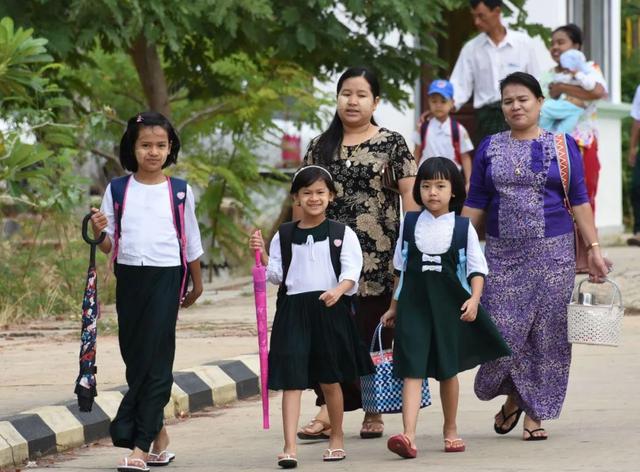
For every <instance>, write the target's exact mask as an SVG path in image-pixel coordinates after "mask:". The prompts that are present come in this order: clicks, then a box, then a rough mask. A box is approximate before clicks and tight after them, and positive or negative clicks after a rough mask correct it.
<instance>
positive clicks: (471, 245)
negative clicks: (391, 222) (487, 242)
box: [393, 210, 489, 277]
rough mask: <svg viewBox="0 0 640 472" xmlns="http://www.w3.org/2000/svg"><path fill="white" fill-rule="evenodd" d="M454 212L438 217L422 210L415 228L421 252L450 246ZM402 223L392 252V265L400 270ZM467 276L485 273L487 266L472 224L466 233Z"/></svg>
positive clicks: (445, 248)
mask: <svg viewBox="0 0 640 472" xmlns="http://www.w3.org/2000/svg"><path fill="white" fill-rule="evenodd" d="M455 223H456V220H455V213H454V212H450V213H446V214H444V215H442V216H440V217H438V218H436V217H434V216H433V215H432V214H431V213H429V212H428V211H427V210H424V211H422V213H420V215H419V216H418V221H417V222H416V229H415V239H416V246H417V247H418V249H420V251H421V252H423V253H425V254H430V255H436V254H444V253H445V252H447V251H448V250H449V248H450V247H451V239H452V238H453V228H454V226H455ZM403 232H404V224H403V225H402V228H401V229H400V237H399V238H398V241H397V243H396V249H395V252H394V254H393V267H394V268H396V269H397V270H402V268H403V261H402V235H403ZM466 254H467V277H468V276H469V275H470V274H472V273H474V272H475V273H480V274H484V275H487V274H488V273H489V267H488V266H487V260H486V259H485V257H484V253H483V252H482V247H481V246H480V240H479V239H478V233H476V230H475V228H474V227H473V225H472V224H469V232H468V234H467V251H466Z"/></svg>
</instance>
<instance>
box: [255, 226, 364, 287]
mask: <svg viewBox="0 0 640 472" xmlns="http://www.w3.org/2000/svg"><path fill="white" fill-rule="evenodd" d="M296 231H298V229H296ZM329 244H335V242H334V241H331V242H330V241H329V238H326V239H323V240H322V241H317V242H316V241H314V238H313V236H312V235H311V234H310V235H308V236H307V240H306V242H305V243H304V244H292V248H291V264H290V265H289V271H288V272H287V280H286V282H285V283H286V286H287V294H288V295H294V294H297V293H305V292H315V291H322V292H324V291H326V290H329V289H332V288H335V287H336V286H337V285H338V283H340V282H342V281H343V280H351V281H353V282H355V284H354V286H353V288H352V289H351V290H349V291H347V292H345V295H354V294H355V293H356V292H357V291H358V279H359V278H360V272H361V271H362V250H361V248H360V243H359V242H358V237H357V236H356V233H355V232H354V231H353V230H352V229H351V228H349V227H348V226H347V227H346V228H345V232H344V240H343V241H342V250H341V251H340V266H341V272H340V280H336V274H335V271H334V270H333V265H332V264H331V253H330V251H329ZM282 275H283V268H282V253H281V252H280V233H279V232H278V233H276V235H275V236H274V237H273V239H272V240H271V245H270V247H269V264H268V265H267V279H268V280H269V282H271V283H273V284H280V283H281V282H282Z"/></svg>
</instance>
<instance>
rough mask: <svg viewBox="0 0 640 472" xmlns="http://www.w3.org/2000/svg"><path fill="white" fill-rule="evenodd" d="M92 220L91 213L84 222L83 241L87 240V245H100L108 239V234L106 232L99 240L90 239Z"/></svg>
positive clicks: (101, 234)
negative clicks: (90, 221) (90, 223)
mask: <svg viewBox="0 0 640 472" xmlns="http://www.w3.org/2000/svg"><path fill="white" fill-rule="evenodd" d="M90 219H91V213H87V215H86V216H85V217H84V219H83V220H82V239H84V240H85V242H86V243H88V244H91V245H92V246H95V245H98V244H100V243H101V242H102V241H104V238H106V237H107V233H105V232H104V231H103V232H102V233H100V236H98V239H91V238H90V237H89V220H90Z"/></svg>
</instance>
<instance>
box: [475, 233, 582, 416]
mask: <svg viewBox="0 0 640 472" xmlns="http://www.w3.org/2000/svg"><path fill="white" fill-rule="evenodd" d="M573 237H574V236H573V233H569V234H563V235H560V236H555V237H549V238H532V239H506V238H494V237H491V236H487V245H486V257H487V262H488V264H489V275H488V277H487V283H486V288H485V290H484V295H483V296H482V304H483V306H484V307H485V308H486V309H487V311H488V312H489V313H490V314H491V317H492V319H493V321H494V323H495V324H496V326H497V327H498V330H500V333H501V334H502V336H503V337H504V339H505V341H506V342H507V344H508V345H509V347H510V348H511V351H512V352H513V354H512V355H511V357H503V358H500V359H498V360H496V361H492V362H489V363H487V364H484V365H482V367H481V368H480V370H479V371H478V373H477V375H476V380H475V392H476V395H477V396H478V398H480V399H481V400H491V399H492V398H495V397H496V396H498V395H513V396H514V397H515V398H516V400H517V402H518V404H519V405H520V407H521V408H523V409H524V411H525V412H526V413H527V415H529V416H530V417H531V418H533V419H535V420H540V421H541V420H548V419H553V418H557V417H558V416H560V410H561V409H562V403H563V402H564V398H565V394H566V391H567V381H568V379H569V365H570V363H571V345H570V344H569V343H568V341H567V303H568V302H569V300H570V298H571V291H572V289H573V284H574V280H575V256H574V246H573V244H574V241H573Z"/></svg>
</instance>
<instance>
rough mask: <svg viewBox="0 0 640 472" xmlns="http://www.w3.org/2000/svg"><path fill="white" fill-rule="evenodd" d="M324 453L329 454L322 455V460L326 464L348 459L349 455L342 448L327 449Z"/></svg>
mask: <svg viewBox="0 0 640 472" xmlns="http://www.w3.org/2000/svg"><path fill="white" fill-rule="evenodd" d="M324 452H325V453H327V452H328V454H322V460H323V461H325V462H336V461H341V460H344V459H346V458H347V453H346V452H344V449H341V448H337V449H325V450H324ZM336 454H337V455H336Z"/></svg>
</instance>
